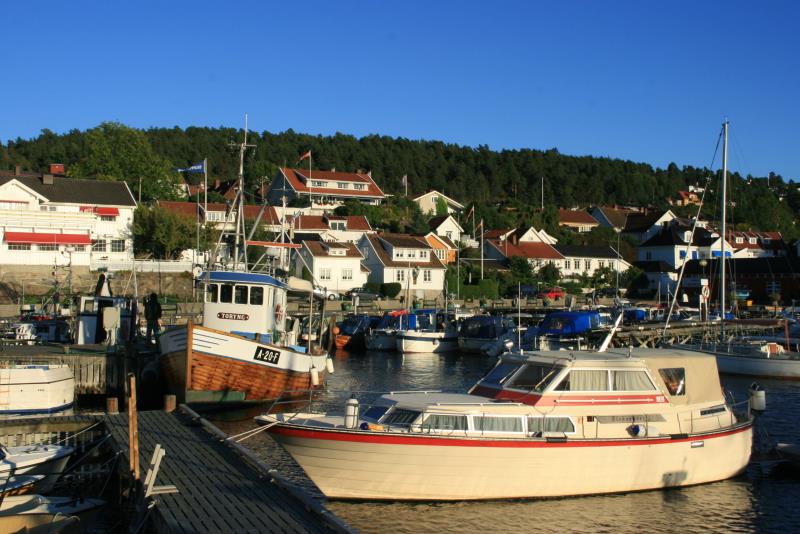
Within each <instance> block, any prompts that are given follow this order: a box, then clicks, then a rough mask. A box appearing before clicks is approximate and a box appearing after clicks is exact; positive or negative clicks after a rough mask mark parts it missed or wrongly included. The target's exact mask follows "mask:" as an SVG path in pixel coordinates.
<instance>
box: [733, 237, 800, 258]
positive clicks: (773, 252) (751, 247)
mask: <svg viewBox="0 0 800 534" xmlns="http://www.w3.org/2000/svg"><path fill="white" fill-rule="evenodd" d="M727 241H728V243H730V244H731V246H732V247H733V248H734V249H735V250H736V252H735V253H734V257H736V258H777V257H780V256H786V251H787V249H788V247H787V246H786V243H785V242H784V241H783V236H782V235H781V233H780V232H755V231H753V230H748V231H736V230H733V231H728V239H727Z"/></svg>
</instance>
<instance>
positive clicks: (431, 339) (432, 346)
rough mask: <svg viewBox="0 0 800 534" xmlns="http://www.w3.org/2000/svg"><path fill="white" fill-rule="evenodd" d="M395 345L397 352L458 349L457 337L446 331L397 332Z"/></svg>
mask: <svg viewBox="0 0 800 534" xmlns="http://www.w3.org/2000/svg"><path fill="white" fill-rule="evenodd" d="M396 347H397V350H398V351H399V352H404V353H405V352H424V353H435V354H440V353H443V352H455V351H457V350H458V337H456V336H453V335H448V334H447V333H446V332H398V333H397V342H396Z"/></svg>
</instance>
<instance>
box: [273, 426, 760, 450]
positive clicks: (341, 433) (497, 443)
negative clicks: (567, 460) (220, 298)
mask: <svg viewBox="0 0 800 534" xmlns="http://www.w3.org/2000/svg"><path fill="white" fill-rule="evenodd" d="M751 427H752V424H751V423H747V424H743V425H742V426H740V427H737V428H733V429H731V430H725V431H721V432H710V433H705V434H695V435H689V436H687V437H685V438H678V439H672V438H669V437H667V438H661V437H659V438H630V439H622V440H620V439H609V440H604V439H598V440H588V439H580V440H578V439H574V440H569V439H567V440H566V441H562V442H558V441H545V440H542V441H532V440H523V439H508V440H497V439H495V440H492V439H485V438H471V439H470V438H451V437H447V436H442V437H429V436H412V435H408V434H406V435H403V436H398V435H392V434H386V433H375V432H370V431H361V432H355V431H346V430H316V429H315V430H311V429H308V428H301V427H297V426H287V425H284V424H278V425H276V426H274V427H272V428H270V429H268V430H267V432H270V433H274V434H279V435H281V436H289V437H297V438H304V439H319V440H326V441H349V442H356V443H375V444H382V445H435V446H439V447H487V448H493V447H500V448H532V449H536V448H552V447H556V448H564V447H630V446H636V445H660V444H666V443H683V442H692V441H703V440H707V439H715V438H721V437H725V436H730V435H733V434H738V433H740V432H746V431H748V430H749V429H750V428H751Z"/></svg>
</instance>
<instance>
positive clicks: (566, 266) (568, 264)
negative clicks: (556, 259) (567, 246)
mask: <svg viewBox="0 0 800 534" xmlns="http://www.w3.org/2000/svg"><path fill="white" fill-rule="evenodd" d="M569 269H572V262H571V261H570V260H564V270H565V271H568V270H569Z"/></svg>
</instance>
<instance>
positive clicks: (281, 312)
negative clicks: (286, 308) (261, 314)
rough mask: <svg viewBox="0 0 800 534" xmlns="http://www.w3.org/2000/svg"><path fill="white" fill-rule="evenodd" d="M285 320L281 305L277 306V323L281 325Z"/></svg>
mask: <svg viewBox="0 0 800 534" xmlns="http://www.w3.org/2000/svg"><path fill="white" fill-rule="evenodd" d="M281 319H283V308H282V307H281V305H280V304H276V305H275V322H276V323H279V322H281Z"/></svg>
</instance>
